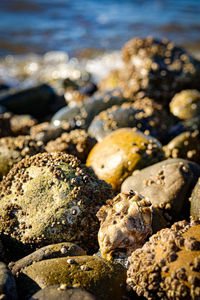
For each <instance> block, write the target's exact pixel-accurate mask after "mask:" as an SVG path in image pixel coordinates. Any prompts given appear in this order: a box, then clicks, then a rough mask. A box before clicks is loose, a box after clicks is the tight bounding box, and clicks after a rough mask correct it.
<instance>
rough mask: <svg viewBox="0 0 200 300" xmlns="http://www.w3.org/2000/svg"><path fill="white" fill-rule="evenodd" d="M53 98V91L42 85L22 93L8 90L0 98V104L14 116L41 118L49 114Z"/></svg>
mask: <svg viewBox="0 0 200 300" xmlns="http://www.w3.org/2000/svg"><path fill="white" fill-rule="evenodd" d="M55 97H56V95H55V93H54V91H53V89H52V88H51V87H50V86H49V85H47V84H42V85H39V86H36V87H33V88H29V89H26V90H22V91H15V90H11V91H10V90H9V92H8V93H6V94H4V95H1V96H0V104H1V105H4V106H5V107H6V108H7V109H8V110H9V111H11V112H13V113H15V114H30V115H33V116H35V117H42V116H45V115H47V114H48V113H49V112H51V105H53V103H54V102H55Z"/></svg>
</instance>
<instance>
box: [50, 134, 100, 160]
mask: <svg viewBox="0 0 200 300" xmlns="http://www.w3.org/2000/svg"><path fill="white" fill-rule="evenodd" d="M95 144H96V140H95V139H94V138H92V137H91V136H90V135H89V134H88V133H87V132H86V131H85V130H81V129H76V130H72V131H70V132H69V133H67V132H65V133H63V134H62V135H61V136H60V137H58V138H57V139H56V140H55V141H50V142H48V143H47V145H46V147H45V150H46V151H47V152H56V151H59V152H64V153H68V154H72V155H74V156H76V157H78V158H79V159H80V160H81V161H82V162H85V161H86V158H87V156H88V154H89V152H90V150H91V149H92V148H93V147H94V145H95Z"/></svg>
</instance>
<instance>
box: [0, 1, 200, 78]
mask: <svg viewBox="0 0 200 300" xmlns="http://www.w3.org/2000/svg"><path fill="white" fill-rule="evenodd" d="M199 16H200V1H199V0H151V1H150V0H132V1H131V0H123V1H120V0H101V1H99V0H73V1H69V0H51V1H50V0H10V1H8V0H1V1H0V58H1V60H0V78H2V77H4V78H5V77H6V78H7V79H9V78H11V77H13V78H14V77H19V76H18V75H19V74H18V73H20V72H21V69H20V68H21V65H22V66H23V68H25V71H27V73H29V74H36V72H37V71H38V69H41V65H42V67H43V69H45V68H47V64H49V62H50V60H51V63H52V60H53V61H54V64H55V65H57V66H58V65H59V66H60V67H59V68H58V69H59V71H57V74H56V73H54V75H53V76H54V77H56V76H60V75H63V76H65V75H66V74H64V73H63V72H65V71H64V70H65V68H64V65H63V63H64V64H66V63H67V64H69V57H70V58H71V57H74V56H75V57H78V58H83V57H87V62H86V63H85V65H84V66H86V68H88V70H89V71H91V72H92V73H95V72H96V74H94V76H96V80H98V78H97V77H98V74H99V76H100V77H103V76H104V75H106V73H107V72H108V70H109V69H110V67H109V64H110V62H112V63H113V64H114V65H116V66H120V63H121V62H120V57H119V52H116V51H119V50H120V49H121V47H122V46H123V45H124V43H125V42H126V41H128V40H129V39H130V38H132V37H134V36H139V37H146V36H148V35H152V36H155V37H158V38H162V37H167V38H169V39H171V40H172V41H173V42H175V43H176V44H178V45H181V46H184V47H185V48H187V49H188V50H190V51H192V52H193V53H194V54H195V55H197V56H199V52H200V17H199ZM49 51H50V54H48V53H49ZM52 51H57V52H53V54H52ZM113 51H114V52H113ZM102 53H104V54H102ZM110 53H112V55H110ZM97 54H98V55H99V54H101V55H100V56H98V57H99V59H96V60H95V59H93V57H94V55H97ZM52 57H54V58H52ZM70 64H72V65H74V64H77V61H75V60H74V59H72V60H70ZM94 64H95V68H94ZM8 69H9V71H8ZM48 72H49V70H48ZM41 73H42V70H41ZM43 73H44V72H43ZM41 76H42V75H41ZM32 80H33V78H32Z"/></svg>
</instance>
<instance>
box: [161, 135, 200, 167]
mask: <svg viewBox="0 0 200 300" xmlns="http://www.w3.org/2000/svg"><path fill="white" fill-rule="evenodd" d="M163 150H164V151H165V156H166V158H169V157H172V158H184V159H188V160H191V161H194V162H196V163H199V160H200V137H199V131H198V130H195V131H193V132H190V131H186V132H182V133H181V134H179V135H177V136H176V137H175V138H173V139H172V140H171V141H170V142H169V143H168V144H167V145H165V146H164V147H163Z"/></svg>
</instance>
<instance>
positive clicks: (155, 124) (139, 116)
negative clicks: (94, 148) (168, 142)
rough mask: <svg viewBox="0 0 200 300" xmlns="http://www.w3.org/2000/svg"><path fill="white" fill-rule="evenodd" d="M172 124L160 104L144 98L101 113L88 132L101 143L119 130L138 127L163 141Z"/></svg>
mask: <svg viewBox="0 0 200 300" xmlns="http://www.w3.org/2000/svg"><path fill="white" fill-rule="evenodd" d="M163 120H165V122H163ZM172 124H173V120H172V119H171V118H170V117H169V116H168V114H167V113H166V111H165V110H164V109H163V107H162V106H161V105H160V104H158V103H156V102H155V101H154V100H152V99H150V98H144V99H138V100H135V101H134V102H133V103H123V104H122V105H120V106H113V107H111V108H109V109H107V110H105V111H103V112H101V113H100V114H99V115H97V116H96V117H95V118H94V119H93V121H92V123H91V124H90V126H89V128H88V132H89V133H90V134H91V135H92V136H94V137H95V138H96V139H97V140H98V142H100V141H102V139H103V138H104V137H105V136H106V135H108V134H109V133H110V132H112V131H114V130H116V129H118V128H123V127H137V128H138V129H139V130H140V131H142V132H144V131H147V130H148V131H149V134H150V135H151V136H154V137H156V138H158V139H159V140H160V141H162V140H163V139H164V138H165V137H166V134H167V130H168V129H169V127H170V126H172Z"/></svg>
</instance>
